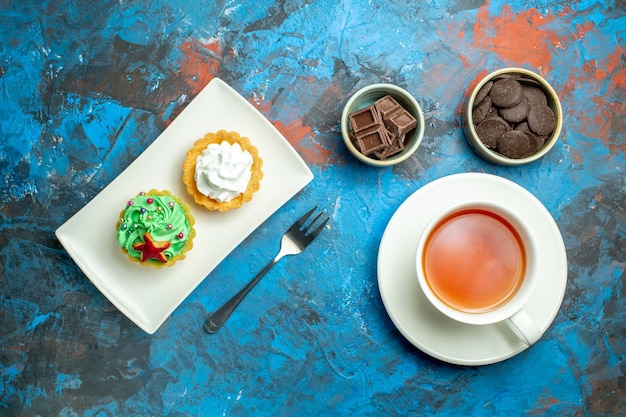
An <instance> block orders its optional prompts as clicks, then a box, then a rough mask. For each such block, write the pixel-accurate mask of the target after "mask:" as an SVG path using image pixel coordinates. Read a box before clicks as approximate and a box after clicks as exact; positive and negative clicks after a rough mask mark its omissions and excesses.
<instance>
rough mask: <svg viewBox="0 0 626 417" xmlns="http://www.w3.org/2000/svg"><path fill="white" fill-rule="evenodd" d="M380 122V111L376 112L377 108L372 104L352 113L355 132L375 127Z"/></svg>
mask: <svg viewBox="0 0 626 417" xmlns="http://www.w3.org/2000/svg"><path fill="white" fill-rule="evenodd" d="M379 122H380V120H379V118H378V113H376V110H375V109H374V107H372V106H369V107H366V108H364V109H361V110H358V111H356V112H354V113H352V114H351V115H350V123H352V130H354V131H355V132H361V131H363V130H365V129H369V128H371V127H374V126H376V125H378V123H379Z"/></svg>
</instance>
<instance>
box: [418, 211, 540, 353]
mask: <svg viewBox="0 0 626 417" xmlns="http://www.w3.org/2000/svg"><path fill="white" fill-rule="evenodd" d="M540 256H541V254H540V253H539V252H538V250H537V245H536V243H535V241H534V238H533V236H532V235H531V233H530V229H529V227H528V226H527V225H526V224H525V222H524V220H523V219H522V217H521V216H519V215H518V214H516V213H514V212H513V211H512V210H511V209H509V208H507V207H505V206H504V205H502V204H499V203H497V202H493V201H468V202H463V203H459V204H455V205H452V206H449V207H447V208H445V209H444V210H442V211H441V212H440V213H439V214H437V216H435V218H434V219H432V220H431V221H430V223H429V224H428V225H427V226H426V228H425V229H424V232H423V233H422V235H421V237H420V240H419V244H418V247H417V254H416V266H417V276H418V279H419V283H420V286H421V288H422V291H423V292H424V294H425V295H426V297H427V298H428V300H429V301H430V302H431V303H432V304H433V306H435V307H436V308H437V309H438V310H439V311H440V312H442V313H443V314H445V315H446V316H448V317H450V318H451V319H453V320H456V321H459V322H463V323H467V324H473V325H485V324H492V323H497V322H501V321H504V322H505V323H506V324H507V325H508V326H509V327H510V328H511V329H512V330H513V332H514V333H515V334H516V335H517V336H518V337H519V338H520V340H522V342H524V343H526V344H527V345H528V346H530V345H532V344H533V343H535V342H537V341H538V340H539V338H540V337H541V335H542V331H541V329H540V328H539V326H538V325H537V324H536V323H535V322H534V321H533V320H532V318H531V317H530V315H529V314H528V313H527V312H526V311H525V310H524V307H525V305H526V304H527V303H528V300H529V299H530V297H531V296H532V294H533V292H534V290H535V287H536V285H537V282H538V280H539V257H540Z"/></svg>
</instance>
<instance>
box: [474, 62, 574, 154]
mask: <svg viewBox="0 0 626 417" xmlns="http://www.w3.org/2000/svg"><path fill="white" fill-rule="evenodd" d="M562 124H563V111H562V109H561V103H560V101H559V97H558V96H557V94H556V92H555V91H554V89H553V88H552V87H551V86H550V84H548V82H547V81H546V80H544V79H543V78H542V77H541V76H539V75H537V74H535V73H534V72H532V71H528V70H526V69H523V68H504V69H501V70H498V71H495V72H492V73H491V74H489V75H487V76H486V77H485V78H483V79H482V80H481V81H480V82H479V83H478V85H476V87H475V88H474V89H473V90H472V92H471V94H470V95H469V97H468V99H467V101H466V102H465V106H464V109H463V130H464V132H465V137H466V139H467V141H468V143H469V144H470V146H471V147H472V149H473V150H474V151H475V152H476V153H477V154H478V155H480V156H481V157H482V158H483V159H485V160H486V161H489V162H491V163H493V164H496V165H505V166H516V165H523V164H527V163H529V162H533V161H536V160H537V159H539V158H541V157H543V156H544V155H545V154H546V153H548V152H549V151H550V149H552V147H553V146H554V145H555V144H556V142H557V141H558V139H559V135H560V133H561V127H562Z"/></svg>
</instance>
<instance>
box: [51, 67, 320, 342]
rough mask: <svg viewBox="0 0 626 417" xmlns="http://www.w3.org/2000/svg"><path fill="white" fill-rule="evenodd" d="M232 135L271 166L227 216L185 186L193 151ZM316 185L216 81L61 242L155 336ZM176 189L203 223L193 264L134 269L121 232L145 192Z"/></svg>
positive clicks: (270, 131) (270, 129)
mask: <svg viewBox="0 0 626 417" xmlns="http://www.w3.org/2000/svg"><path fill="white" fill-rule="evenodd" d="M220 129H224V130H228V131H236V132H238V133H239V134H241V135H242V136H247V137H248V138H250V140H251V142H252V143H253V144H254V145H255V146H256V147H257V148H258V150H259V155H260V156H261V158H262V159H263V173H264V177H263V179H262V180H261V189H260V190H259V191H258V192H257V193H256V194H254V197H253V198H252V201H250V202H248V203H244V205H243V206H242V207H241V208H239V209H236V210H231V211H229V212H226V213H220V212H212V211H209V210H206V209H205V208H204V207H201V206H198V205H196V204H195V203H194V201H193V198H192V197H190V196H189V195H188V194H187V193H186V191H185V187H184V184H183V182H182V163H183V161H184V159H185V155H186V153H187V150H189V149H190V148H191V147H192V146H193V144H194V142H195V141H196V140H197V139H199V138H201V137H203V136H204V135H205V134H206V133H208V132H215V131H217V130H220ZM312 179H313V174H312V173H311V171H310V170H309V168H308V167H307V166H306V164H305V163H304V161H303V160H302V159H301V158H300V156H299V155H298V154H297V153H296V151H295V150H294V149H293V148H292V147H291V145H290V144H289V142H287V140H286V139H285V138H284V137H283V136H282V135H281V134H280V133H279V132H278V131H277V130H276V129H275V128H274V126H272V124H271V123H270V122H269V121H268V120H267V119H265V118H264V117H263V115H261V113H259V112H258V111H257V110H256V109H255V108H254V107H253V106H252V105H251V104H250V103H248V102H247V101H246V100H245V99H244V98H243V97H241V96H240V95H239V94H238V93H237V92H235V91H234V90H233V89H232V88H231V87H229V86H228V85H227V84H226V83H224V82H223V81H222V80H220V79H217V78H214V79H213V80H212V81H211V82H210V83H209V84H208V85H207V86H206V87H205V88H204V89H203V90H202V91H201V92H200V94H198V95H197V96H196V98H195V99H193V101H192V102H191V103H189V105H188V106H187V107H186V108H185V110H183V111H182V112H181V114H180V115H179V116H178V117H177V118H176V119H175V120H174V121H173V122H172V123H171V124H170V126H169V127H168V128H167V129H166V130H165V131H164V132H163V133H162V134H161V135H160V136H159V137H158V138H157V139H156V140H155V141H154V142H153V143H152V145H150V146H149V147H148V149H146V150H145V151H144V152H143V153H142V154H141V155H140V156H139V157H138V158H137V159H136V160H135V161H134V162H133V163H132V164H131V165H130V166H129V167H128V168H126V169H125V170H124V171H123V172H122V173H121V174H120V175H119V176H118V177H117V178H116V179H115V180H114V181H113V182H111V183H110V184H109V185H108V186H107V187H106V188H105V189H103V190H102V191H101V192H100V193H99V194H98V195H97V196H96V197H94V198H93V199H92V200H91V201H90V202H89V203H88V204H86V205H85V206H84V207H83V208H82V209H81V210H80V211H79V212H78V213H76V214H75V215H74V216H73V217H72V218H70V219H69V220H68V221H67V222H65V223H64V224H63V225H62V226H61V227H59V228H58V229H57V230H56V236H57V238H58V239H59V241H60V242H61V244H62V245H63V247H64V248H65V249H66V250H67V252H68V253H69V254H70V256H71V257H72V259H74V262H76V264H77V265H78V266H79V267H80V269H81V270H82V271H83V272H84V273H85V275H87V277H88V278H89V279H90V280H91V282H92V283H93V284H94V285H95V286H96V287H97V288H98V289H99V290H100V291H101V292H102V293H103V294H104V295H105V296H106V297H107V298H108V299H109V301H111V303H113V305H115V306H116V307H117V308H118V309H119V310H120V311H121V312H122V313H124V314H125V315H126V316H127V317H128V318H129V319H130V320H132V321H133V322H134V323H135V324H137V326H139V327H140V328H141V329H143V330H144V331H146V332H147V333H150V334H152V333H154V332H155V331H156V330H157V329H158V328H159V326H160V325H161V324H162V323H163V322H164V321H165V320H166V319H167V317H169V315H170V314H171V313H172V312H173V311H174V310H175V309H176V308H177V307H178V305H179V304H180V303H181V302H182V301H183V300H184V299H185V298H186V297H187V296H188V295H189V294H190V293H191V292H192V291H193V290H194V289H195V288H196V287H197V286H198V284H200V282H202V280H203V279H204V278H205V277H206V276H207V275H208V274H209V273H210V272H211V271H212V270H213V269H214V268H215V267H216V266H217V265H218V264H219V263H220V262H221V261H222V260H223V259H224V258H225V257H226V256H227V255H228V254H229V253H230V252H231V251H232V250H233V249H234V248H235V247H236V246H237V245H239V243H241V241H242V240H244V239H245V238H246V237H247V236H248V235H249V234H250V233H252V231H254V230H255V229H256V228H257V227H258V226H259V225H260V224H261V223H263V222H264V221H265V220H266V219H267V218H268V217H269V216H271V215H272V213H274V212H275V211H276V210H277V209H278V208H280V207H281V206H282V205H283V204H284V203H285V202H287V201H288V200H289V199H290V198H291V197H293V196H294V195H295V194H296V193H297V192H298V191H300V190H301V189H302V188H303V187H304V186H305V185H306V184H308V183H309V182H310V181H311V180H312ZM153 188H154V189H157V190H169V191H170V192H172V193H173V194H175V195H178V196H179V197H181V198H182V199H183V200H184V201H185V202H186V203H187V204H188V205H189V206H190V207H191V212H192V214H193V216H194V217H195V219H196V224H195V229H196V232H197V235H196V238H195V239H194V241H193V249H192V250H191V251H189V252H188V253H187V258H186V259H184V260H182V261H179V262H177V263H175V264H174V265H173V266H171V267H164V268H161V269H155V268H152V267H148V266H142V265H139V264H137V263H135V262H131V261H130V260H129V259H128V257H127V256H126V255H125V254H124V253H123V252H122V251H121V250H120V248H119V247H118V245H117V240H116V233H115V230H116V229H115V225H116V223H117V220H118V217H119V215H120V212H121V210H122V209H123V208H124V206H125V205H126V202H127V201H128V200H129V199H131V198H132V197H134V196H135V195H137V193H139V192H140V191H148V190H150V189H153Z"/></svg>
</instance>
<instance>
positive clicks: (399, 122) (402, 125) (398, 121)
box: [383, 109, 417, 136]
mask: <svg viewBox="0 0 626 417" xmlns="http://www.w3.org/2000/svg"><path fill="white" fill-rule="evenodd" d="M383 121H384V123H385V127H386V128H387V129H389V131H390V132H391V133H393V134H394V135H396V136H404V135H406V134H407V133H409V132H410V131H411V130H412V129H415V126H417V120H415V117H413V116H411V113H409V112H408V111H406V110H405V109H401V110H400V111H398V112H396V113H393V114H392V115H391V116H390V117H389V118H388V119H383Z"/></svg>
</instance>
